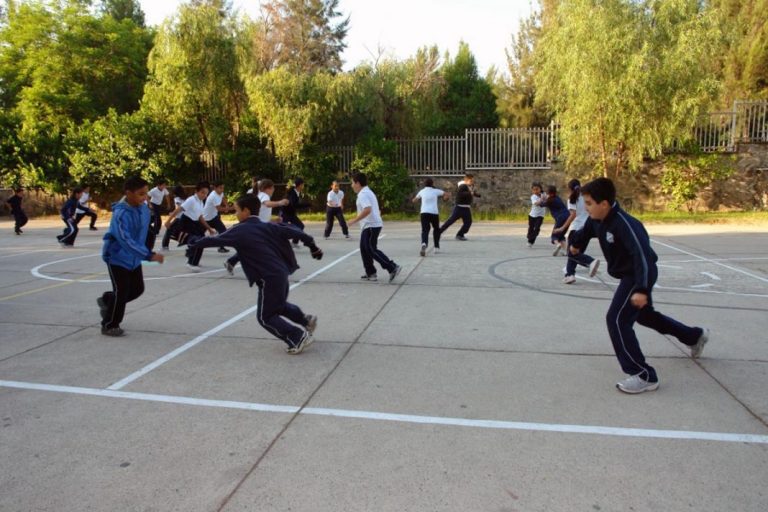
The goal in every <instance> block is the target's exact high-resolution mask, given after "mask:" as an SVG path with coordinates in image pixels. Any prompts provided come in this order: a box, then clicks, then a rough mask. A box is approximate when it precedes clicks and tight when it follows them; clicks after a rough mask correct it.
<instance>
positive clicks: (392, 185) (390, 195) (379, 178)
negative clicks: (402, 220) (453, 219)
mask: <svg viewBox="0 0 768 512" xmlns="http://www.w3.org/2000/svg"><path fill="white" fill-rule="evenodd" d="M352 169H353V172H362V173H365V175H366V176H367V177H368V184H369V185H370V187H371V189H372V190H373V191H374V192H375V193H376V197H377V199H378V200H379V206H380V207H381V208H382V209H383V210H389V211H392V210H399V209H401V208H402V207H403V204H404V203H405V200H406V199H407V197H408V195H409V194H410V193H411V192H412V191H413V187H414V184H413V181H412V180H411V178H410V177H409V175H408V170H407V169H406V168H405V166H403V165H402V164H401V163H399V162H398V158H397V143H396V142H394V141H391V140H385V139H384V138H383V137H381V136H380V135H379V134H375V133H374V134H372V135H369V136H368V137H366V138H365V139H364V140H363V141H362V142H360V143H359V144H358V145H357V146H355V159H354V160H353V162H352Z"/></svg>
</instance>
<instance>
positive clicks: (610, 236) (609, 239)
mask: <svg viewBox="0 0 768 512" xmlns="http://www.w3.org/2000/svg"><path fill="white" fill-rule="evenodd" d="M605 240H606V242H608V243H609V244H612V243H613V233H611V232H610V231H608V232H606V233H605Z"/></svg>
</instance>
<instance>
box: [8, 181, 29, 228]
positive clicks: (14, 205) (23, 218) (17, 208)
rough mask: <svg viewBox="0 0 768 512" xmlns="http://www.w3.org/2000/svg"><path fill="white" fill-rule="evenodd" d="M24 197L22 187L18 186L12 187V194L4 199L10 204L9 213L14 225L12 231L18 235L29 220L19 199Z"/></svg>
mask: <svg viewBox="0 0 768 512" xmlns="http://www.w3.org/2000/svg"><path fill="white" fill-rule="evenodd" d="M23 199H24V189H23V188H21V187H19V188H16V189H13V195H12V196H11V198H10V199H8V200H7V201H6V203H8V204H9V205H10V206H11V215H13V218H14V220H15V221H16V225H15V226H14V227H13V231H14V232H15V233H16V234H17V235H20V234H22V233H23V231H22V230H21V228H23V227H24V226H25V225H26V223H27V222H28V221H29V219H28V218H27V214H26V213H24V209H23V208H22V207H21V201H22V200H23Z"/></svg>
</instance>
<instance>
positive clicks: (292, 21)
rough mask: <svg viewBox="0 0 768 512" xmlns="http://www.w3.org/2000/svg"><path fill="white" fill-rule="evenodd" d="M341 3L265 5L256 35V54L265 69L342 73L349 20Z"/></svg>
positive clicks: (280, 0) (275, 1) (299, 0)
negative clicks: (284, 67)
mask: <svg viewBox="0 0 768 512" xmlns="http://www.w3.org/2000/svg"><path fill="white" fill-rule="evenodd" d="M338 4H339V0H272V1H270V2H267V3H265V4H264V5H263V6H262V13H263V14H262V17H261V19H260V20H259V22H258V23H257V24H256V30H254V32H253V37H254V39H253V45H254V54H255V55H256V56H257V58H258V59H260V62H261V67H263V68H264V69H274V68H275V67H278V66H288V68H289V69H291V70H292V71H296V72H300V73H312V72H315V71H320V70H324V71H330V72H334V73H335V72H339V71H341V66H342V61H341V53H342V52H343V51H344V48H346V43H345V42H344V38H345V37H346V35H347V31H348V29H349V18H346V19H343V20H341V21H336V20H337V18H339V17H341V12H340V11H339V9H338Z"/></svg>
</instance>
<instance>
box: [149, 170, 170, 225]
mask: <svg viewBox="0 0 768 512" xmlns="http://www.w3.org/2000/svg"><path fill="white" fill-rule="evenodd" d="M148 196H149V204H148V206H149V209H150V212H151V213H152V231H153V232H154V233H155V236H157V235H159V234H160V228H162V227H163V220H162V211H161V209H162V206H163V201H166V202H167V204H168V208H169V209H170V207H171V198H170V196H169V193H168V182H167V181H165V180H164V179H159V180H157V182H156V185H155V186H154V187H153V188H152V189H151V190H150V191H149V193H148Z"/></svg>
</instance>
